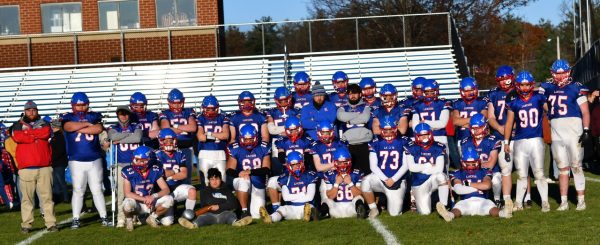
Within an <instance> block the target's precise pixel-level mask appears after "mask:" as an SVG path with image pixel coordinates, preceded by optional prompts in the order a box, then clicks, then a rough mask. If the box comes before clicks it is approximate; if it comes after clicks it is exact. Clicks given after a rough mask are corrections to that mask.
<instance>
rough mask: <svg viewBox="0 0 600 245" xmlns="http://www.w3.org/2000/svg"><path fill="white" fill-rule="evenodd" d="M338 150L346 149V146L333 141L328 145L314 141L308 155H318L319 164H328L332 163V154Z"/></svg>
mask: <svg viewBox="0 0 600 245" xmlns="http://www.w3.org/2000/svg"><path fill="white" fill-rule="evenodd" d="M339 148H346V149H348V146H347V145H346V144H344V143H342V142H341V141H339V140H334V141H333V142H331V144H329V145H326V144H323V143H322V142H320V141H315V142H314V143H313V144H312V146H311V148H310V149H309V151H308V153H310V154H311V155H315V154H316V155H318V156H319V159H320V160H321V164H330V163H333V160H332V157H333V156H332V154H333V152H334V151H335V150H336V149H339Z"/></svg>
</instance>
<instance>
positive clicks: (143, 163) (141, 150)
mask: <svg viewBox="0 0 600 245" xmlns="http://www.w3.org/2000/svg"><path fill="white" fill-rule="evenodd" d="M151 154H152V149H151V148H150V147H148V146H145V145H142V146H139V147H138V148H136V149H135V151H133V163H132V164H131V167H133V169H134V170H136V171H138V172H140V173H143V172H146V170H148V163H149V162H150V155H151Z"/></svg>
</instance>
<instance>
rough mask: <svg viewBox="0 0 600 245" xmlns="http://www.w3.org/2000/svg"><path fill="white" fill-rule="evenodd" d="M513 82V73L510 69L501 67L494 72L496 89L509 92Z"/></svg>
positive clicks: (504, 66) (505, 66)
mask: <svg viewBox="0 0 600 245" xmlns="http://www.w3.org/2000/svg"><path fill="white" fill-rule="evenodd" d="M514 82H515V71H514V69H513V68H512V67H510V66H507V65H503V66H500V67H498V70H496V83H498V88H500V89H501V90H504V91H509V90H510V89H512V88H513V86H514Z"/></svg>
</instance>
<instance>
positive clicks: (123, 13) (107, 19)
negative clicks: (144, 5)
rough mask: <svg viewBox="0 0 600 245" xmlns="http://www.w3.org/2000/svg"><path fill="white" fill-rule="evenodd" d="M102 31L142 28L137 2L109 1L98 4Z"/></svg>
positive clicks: (124, 0) (133, 0)
mask: <svg viewBox="0 0 600 245" xmlns="http://www.w3.org/2000/svg"><path fill="white" fill-rule="evenodd" d="M98 12H99V14H100V30H102V31H104V30H119V29H136V28H140V15H139V12H138V1H137V0H107V1H101V2H98Z"/></svg>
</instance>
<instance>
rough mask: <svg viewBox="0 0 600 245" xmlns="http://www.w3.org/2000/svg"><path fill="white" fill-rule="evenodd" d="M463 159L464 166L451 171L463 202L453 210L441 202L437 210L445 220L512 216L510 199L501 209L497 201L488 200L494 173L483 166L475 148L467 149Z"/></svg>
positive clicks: (452, 178) (453, 185) (451, 177)
mask: <svg viewBox="0 0 600 245" xmlns="http://www.w3.org/2000/svg"><path fill="white" fill-rule="evenodd" d="M462 153H463V154H462V158H461V165H462V169H461V170H457V171H454V172H453V173H451V174H450V181H451V183H452V189H453V190H454V192H456V194H458V195H460V199H461V200H460V201H459V202H458V203H456V205H454V208H453V209H452V210H450V211H448V210H446V206H445V205H444V204H442V203H441V202H438V203H437V205H436V209H437V212H438V214H440V216H442V217H443V218H444V220H446V221H448V222H450V221H452V220H453V219H455V218H458V217H460V216H462V215H469V216H475V215H481V216H485V215H490V216H492V217H498V216H500V217H502V218H510V217H512V208H513V207H512V203H511V202H507V203H506V205H505V206H504V209H502V210H500V209H498V207H496V205H495V204H494V202H492V201H490V200H489V199H487V198H486V197H487V193H486V192H487V191H488V190H489V189H491V187H492V173H491V171H490V170H489V169H487V168H481V167H480V163H481V159H480V158H479V154H478V153H477V151H476V150H475V149H474V148H471V147H467V148H463V152H462Z"/></svg>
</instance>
